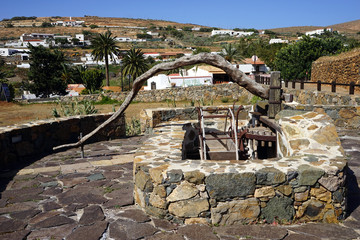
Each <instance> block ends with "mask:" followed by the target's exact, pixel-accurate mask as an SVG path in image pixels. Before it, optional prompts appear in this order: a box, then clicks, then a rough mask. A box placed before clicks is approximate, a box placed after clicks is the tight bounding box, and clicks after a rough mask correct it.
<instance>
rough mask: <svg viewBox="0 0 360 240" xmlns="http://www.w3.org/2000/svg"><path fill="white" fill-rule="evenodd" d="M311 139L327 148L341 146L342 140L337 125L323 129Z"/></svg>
mask: <svg viewBox="0 0 360 240" xmlns="http://www.w3.org/2000/svg"><path fill="white" fill-rule="evenodd" d="M311 138H312V139H314V140H315V141H317V142H318V143H320V144H322V145H327V146H339V145H340V139H339V137H338V134H337V132H336V128H335V125H333V124H330V125H326V126H324V127H321V128H320V129H318V130H317V131H316V132H314V133H313V134H312V135H311Z"/></svg>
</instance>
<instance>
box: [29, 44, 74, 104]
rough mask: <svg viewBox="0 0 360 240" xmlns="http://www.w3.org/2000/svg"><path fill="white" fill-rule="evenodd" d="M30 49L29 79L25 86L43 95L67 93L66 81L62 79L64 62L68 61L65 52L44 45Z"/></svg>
mask: <svg viewBox="0 0 360 240" xmlns="http://www.w3.org/2000/svg"><path fill="white" fill-rule="evenodd" d="M29 49H30V54H31V57H30V69H29V72H28V77H29V81H30V82H27V83H24V85H25V88H26V89H28V90H30V91H31V92H33V93H34V94H36V95H37V96H41V97H48V96H49V95H50V94H65V93H66V92H65V90H66V87H67V85H66V82H65V81H63V80H62V79H61V74H62V70H63V68H62V64H64V63H65V62H66V59H65V56H64V53H63V52H61V51H58V50H50V49H47V48H45V47H43V46H39V47H34V46H31V45H29Z"/></svg>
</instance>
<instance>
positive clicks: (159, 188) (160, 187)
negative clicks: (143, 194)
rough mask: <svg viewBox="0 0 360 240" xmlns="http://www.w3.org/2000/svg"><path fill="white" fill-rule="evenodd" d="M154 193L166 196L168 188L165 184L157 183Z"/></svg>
mask: <svg viewBox="0 0 360 240" xmlns="http://www.w3.org/2000/svg"><path fill="white" fill-rule="evenodd" d="M153 193H154V194H156V195H159V197H162V198H165V197H166V189H165V187H164V185H157V186H155V187H154V190H153Z"/></svg>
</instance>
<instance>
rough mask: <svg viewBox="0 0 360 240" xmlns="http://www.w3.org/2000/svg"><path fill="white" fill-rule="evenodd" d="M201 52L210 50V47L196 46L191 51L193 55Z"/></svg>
mask: <svg viewBox="0 0 360 240" xmlns="http://www.w3.org/2000/svg"><path fill="white" fill-rule="evenodd" d="M202 52H207V53H209V52H211V50H210V48H206V47H197V48H196V49H195V50H194V51H193V55H196V54H199V53H202Z"/></svg>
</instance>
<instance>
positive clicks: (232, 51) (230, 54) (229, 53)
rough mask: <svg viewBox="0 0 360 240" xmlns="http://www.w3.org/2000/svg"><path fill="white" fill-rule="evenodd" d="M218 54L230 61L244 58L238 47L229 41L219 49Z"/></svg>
mask: <svg viewBox="0 0 360 240" xmlns="http://www.w3.org/2000/svg"><path fill="white" fill-rule="evenodd" d="M220 56H222V57H223V58H225V59H226V60H227V61H229V62H230V63H231V62H235V63H237V62H239V61H241V60H243V59H244V57H243V56H241V55H240V52H239V51H238V49H237V48H236V47H235V46H233V45H232V44H231V43H229V44H227V45H225V46H224V47H223V49H222V50H221V53H220Z"/></svg>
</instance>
